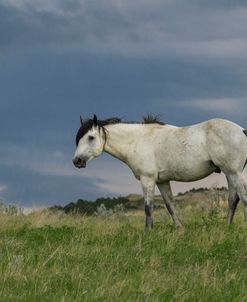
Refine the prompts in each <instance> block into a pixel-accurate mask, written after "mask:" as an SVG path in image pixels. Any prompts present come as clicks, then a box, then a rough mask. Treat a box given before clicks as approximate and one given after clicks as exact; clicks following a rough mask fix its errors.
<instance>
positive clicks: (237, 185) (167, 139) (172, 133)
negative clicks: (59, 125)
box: [73, 115, 247, 228]
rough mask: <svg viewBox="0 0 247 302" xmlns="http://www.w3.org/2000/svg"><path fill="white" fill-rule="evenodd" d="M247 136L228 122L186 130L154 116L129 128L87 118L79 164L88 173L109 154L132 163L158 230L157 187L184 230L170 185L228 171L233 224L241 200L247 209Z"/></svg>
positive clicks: (148, 216)
mask: <svg viewBox="0 0 247 302" xmlns="http://www.w3.org/2000/svg"><path fill="white" fill-rule="evenodd" d="M246 136H247V131H246V130H244V129H243V128H241V127H240V126H238V125H237V124H234V123H232V122H230V121H227V120H223V119H212V120H209V121H206V122H203V123H200V124H197V125H192V126H188V127H182V128H180V127H175V126H171V125H166V124H163V123H161V122H159V120H158V119H157V118H155V117H154V118H153V117H152V116H148V117H147V118H144V121H143V122H142V123H124V122H122V121H121V120H120V119H118V118H111V119H107V120H98V119H97V117H96V116H95V115H94V117H93V119H87V120H85V121H83V120H82V118H81V127H80V128H79V130H78V133H77V136H76V146H77V148H76V152H75V156H74V158H73V163H74V165H75V166H76V167H78V168H85V167H86V164H87V162H88V161H90V160H92V159H94V158H96V157H97V156H99V155H100V154H101V153H102V152H103V151H105V152H107V153H109V154H111V155H113V156H114V157H116V158H118V159H120V160H121V161H123V162H124V163H126V164H127V165H128V166H129V167H130V169H131V170H132V171H133V173H134V175H135V177H136V178H137V179H138V180H140V181H141V184H142V189H143V194H144V202H145V213H146V227H147V228H151V227H152V226H153V220H152V211H153V199H154V189H155V185H157V186H158V188H159V190H160V193H161V195H162V197H163V199H164V202H165V205H166V207H167V210H168V212H169V213H170V215H171V217H172V219H173V222H174V224H175V225H177V226H181V225H182V224H181V222H180V220H179V219H178V217H177V215H176V213H175V211H174V207H173V204H172V202H171V200H172V193H171V188H170V181H171V180H176V181H182V182H189V181H195V180H199V179H202V178H204V177H206V176H208V175H210V174H211V173H213V172H217V173H220V172H221V171H223V172H224V173H225V175H226V178H227V181H228V187H229V211H228V223H229V224H230V223H231V222H232V219H233V216H234V212H235V210H236V206H237V204H238V202H239V200H240V199H241V201H242V202H243V204H244V206H245V209H247V183H246V181H245V179H244V177H243V170H244V167H245V166H246V164H247V137H246ZM246 212H247V210H246Z"/></svg>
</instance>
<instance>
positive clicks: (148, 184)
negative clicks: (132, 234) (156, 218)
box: [141, 176, 155, 230]
mask: <svg viewBox="0 0 247 302" xmlns="http://www.w3.org/2000/svg"><path fill="white" fill-rule="evenodd" d="M141 184H142V190H143V196H144V206H145V214H146V227H145V229H146V230H150V229H152V228H153V217H152V213H153V200H154V188H155V180H154V179H153V178H151V177H146V176H143V177H141Z"/></svg>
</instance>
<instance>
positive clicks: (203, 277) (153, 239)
mask: <svg viewBox="0 0 247 302" xmlns="http://www.w3.org/2000/svg"><path fill="white" fill-rule="evenodd" d="M178 210H179V215H180V217H181V218H182V220H183V222H184V224H185V229H184V230H178V229H175V228H174V227H173V226H172V224H171V222H170V219H169V217H168V216H167V214H166V213H165V212H164V211H162V210H161V211H157V212H156V213H155V228H154V229H153V230H152V231H150V232H149V233H147V234H145V233H144V231H143V222H144V217H143V213H133V214H131V213H129V214H128V215H123V214H122V215H116V214H115V215H112V216H110V217H107V218H106V217H105V218H104V217H81V216H80V217H79V216H72V215H65V214H62V213H52V212H49V211H43V212H37V213H32V214H29V215H27V216H15V215H9V214H3V213H2V214H0V259H1V261H0V272H1V274H0V301H108V302H109V301H179V302H180V301H190V302H191V301H247V227H246V226H245V225H244V222H243V217H242V216H243V215H242V212H241V211H240V209H238V213H237V216H236V219H235V221H234V225H232V226H230V227H229V226H227V225H226V221H225V216H226V210H225V209H221V210H220V211H205V210H204V211H202V210H200V209H199V208H195V209H194V208H189V207H187V208H180V209H178Z"/></svg>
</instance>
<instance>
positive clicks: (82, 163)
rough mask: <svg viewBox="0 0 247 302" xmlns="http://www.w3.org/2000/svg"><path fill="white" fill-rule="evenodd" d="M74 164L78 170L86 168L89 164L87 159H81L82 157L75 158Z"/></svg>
mask: <svg viewBox="0 0 247 302" xmlns="http://www.w3.org/2000/svg"><path fill="white" fill-rule="evenodd" d="M72 161H73V164H74V165H75V167H76V168H79V169H80V168H86V165H87V162H86V160H85V159H81V158H80V157H75V158H73V160H72Z"/></svg>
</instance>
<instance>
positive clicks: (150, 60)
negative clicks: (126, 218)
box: [0, 0, 247, 206]
mask: <svg viewBox="0 0 247 302" xmlns="http://www.w3.org/2000/svg"><path fill="white" fill-rule="evenodd" d="M216 2H217V3H216ZM246 28H247V2H246V1H237V0H235V1H233V0H231V1H230V0H224V1H223V0H222V1H221V0H219V1H211V0H207V1H206V0H204V1H203V0H201V1H199V0H188V1H186V0H180V1H179V0H152V1H150V0H100V1H96V0H53V1H50V0H49V1H48V0H36V1H33V0H2V1H1V2H0V198H1V199H2V200H3V201H4V202H7V203H11V202H17V203H19V204H20V205H22V206H41V205H51V204H55V203H56V204H65V203H68V202H70V201H76V200H77V199H78V198H87V199H94V198H96V197H99V196H118V195H125V194H128V193H131V192H134V193H135V192H140V187H139V183H138V182H137V181H136V180H135V178H134V176H133V175H132V174H131V172H130V171H129V169H128V168H127V167H125V166H124V165H123V164H122V163H121V162H120V161H117V160H116V159H113V158H111V157H110V156H107V155H103V156H102V157H100V158H98V159H96V160H95V161H93V162H92V163H90V164H89V165H88V167H87V169H84V170H77V169H75V168H74V167H73V166H72V162H71V159H72V156H73V154H74V150H75V135H76V131H77V129H78V127H79V115H80V114H81V115H82V116H83V117H91V116H92V114H93V113H96V114H97V115H98V118H107V117H111V116H120V117H124V119H125V120H140V119H141V118H142V116H143V115H144V114H146V113H149V112H152V113H154V114H161V115H162V119H163V121H165V122H167V123H169V124H174V125H179V126H182V125H187V124H192V123H197V122H200V121H203V120H207V119H210V118H213V117H222V118H227V119H231V120H232V121H235V122H237V123H239V124H240V125H242V126H243V127H245V128H247V112H246V104H247V103H246V100H247V31H246ZM206 184H213V185H216V184H224V178H223V177H222V176H221V177H219V176H215V175H214V176H213V177H211V178H210V179H209V180H206V181H204V182H201V183H199V184H198V185H200V186H201V185H206ZM190 186H194V184H191V185H190ZM173 188H174V191H175V192H177V191H179V190H184V189H186V188H187V186H185V185H184V184H181V185H179V184H175V185H174V186H173Z"/></svg>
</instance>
